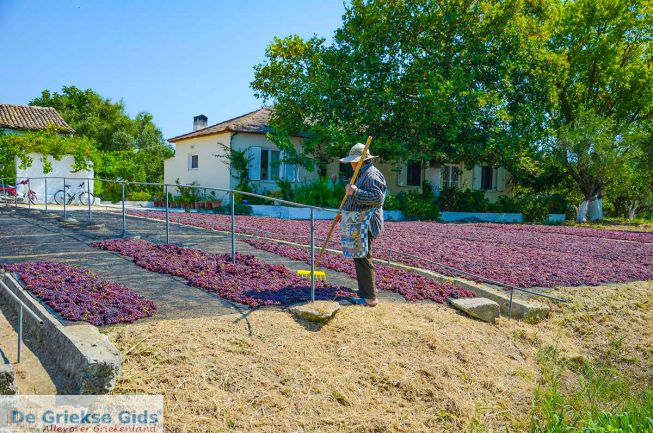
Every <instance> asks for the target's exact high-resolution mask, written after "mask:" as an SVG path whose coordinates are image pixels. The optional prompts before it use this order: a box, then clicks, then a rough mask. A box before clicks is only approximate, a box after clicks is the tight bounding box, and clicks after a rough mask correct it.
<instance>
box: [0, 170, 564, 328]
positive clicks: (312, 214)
mask: <svg viewBox="0 0 653 433" xmlns="http://www.w3.org/2000/svg"><path fill="white" fill-rule="evenodd" d="M18 179H20V178H17V179H16V180H18ZM22 179H27V188H28V191H27V195H26V197H27V202H28V209H31V204H30V199H29V191H30V185H31V180H44V185H45V191H44V195H45V200H44V204H45V213H48V211H49V210H48V199H47V198H48V179H49V180H50V181H52V180H55V179H56V180H59V179H60V180H62V181H63V189H64V190H65V188H66V182H67V181H85V182H86V187H87V189H86V190H87V191H88V192H90V182H91V181H93V182H96V181H99V182H104V183H114V184H118V185H120V195H121V214H122V215H121V217H122V218H121V222H122V235H123V236H125V235H126V234H127V218H126V216H127V210H126V206H125V198H126V193H125V186H127V185H136V186H145V187H160V188H162V189H163V192H164V197H165V208H164V212H165V220H164V221H165V239H166V243H170V209H171V208H170V202H169V192H170V188H178V187H182V188H189V187H190V188H196V189H199V190H203V191H204V192H205V193H206V191H216V192H221V193H224V196H226V197H228V198H229V203H230V216H231V221H230V229H229V230H228V231H229V232H230V240H231V260H232V263H236V224H235V217H236V213H235V195H236V194H239V195H242V196H247V197H253V198H257V199H261V200H265V201H270V202H273V203H275V204H284V205H288V206H292V207H298V208H304V209H309V210H310V234H309V235H308V236H306V235H298V234H293V237H295V238H297V237H300V238H308V239H309V244H308V245H303V246H305V247H309V248H310V251H311V253H310V263H309V264H310V266H311V301H315V279H314V272H313V271H314V270H315V241H316V240H324V239H322V238H317V237H315V211H316V210H318V211H325V212H330V213H334V214H337V213H338V211H337V210H336V209H329V208H324V207H320V206H312V205H307V204H303V203H296V202H292V201H288V200H283V199H279V198H275V197H268V196H265V195H262V194H256V193H252V192H245V191H236V190H233V189H228V188H219V187H209V186H202V185H192V184H191V185H179V184H167V183H153V182H130V181H125V180H115V179H102V178H86V177H84V178H79V177H51V176H48V177H31V178H22ZM0 182H1V184H2V186H3V187H4V186H5V185H6V180H5V179H0ZM17 195H18V192H17V193H16V196H14V206H15V207H18V203H17ZM8 203H9V202H8V201H5V205H6V206H9V204H8ZM66 204H67V200H65V197H64V200H63V216H64V217H66V216H67V206H66ZM92 218H93V217H92V209H91V200H88V222H89V224H90V223H91V222H92ZM239 228H240V229H250V230H252V231H253V232H254V234H255V235H258V234H259V233H269V234H272V235H275V236H287V235H284V234H282V233H276V232H270V231H266V230H263V229H259V228H256V227H247V226H239ZM241 235H242V233H241ZM267 239H270V240H275V239H274V238H267ZM386 251H387V263H388V264H391V255H392V254H393V253H394V254H397V255H402V256H406V257H410V258H412V259H415V260H419V261H422V262H425V263H430V264H432V265H435V266H438V267H440V268H442V269H446V270H448V271H450V272H454V273H457V274H459V275H464V276H468V277H470V278H472V279H474V280H478V281H482V282H486V283H489V284H492V285H495V286H499V287H503V288H505V289H508V290H510V300H509V312H508V316H509V317H512V305H513V293H514V291H519V292H523V293H528V294H530V295H532V296H538V297H543V298H546V299H550V300H554V301H557V302H567V300H566V299H563V298H558V297H555V296H551V295H547V294H545V293H540V292H535V291H532V290H528V289H525V288H521V287H517V286H513V285H510V284H506V283H503V282H501V281H497V280H493V279H489V278H485V277H483V276H481V275H477V274H473V273H471V272H467V271H464V270H462V269H457V268H454V267H452V266H448V265H445V264H443V263H439V262H436V261H434V260H430V259H426V258H424V257H420V256H417V255H414V254H410V253H405V252H402V251H398V250H393V249H389V248H386ZM377 260H379V261H382V260H381V259H377ZM399 263H401V262H399Z"/></svg>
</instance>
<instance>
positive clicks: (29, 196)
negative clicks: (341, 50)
mask: <svg viewBox="0 0 653 433" xmlns="http://www.w3.org/2000/svg"><path fill="white" fill-rule="evenodd" d="M30 192H32V185H31V184H30V181H29V179H27V209H28V210H32V195H31V194H30Z"/></svg>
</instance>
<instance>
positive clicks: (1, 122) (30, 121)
mask: <svg viewBox="0 0 653 433" xmlns="http://www.w3.org/2000/svg"><path fill="white" fill-rule="evenodd" d="M51 126H55V127H56V128H57V130H58V131H59V133H60V134H68V135H72V134H74V133H75V130H74V129H73V128H71V127H70V125H68V123H66V121H65V120H64V119H63V117H61V115H60V114H59V112H57V110H56V109H54V108H53V107H35V106H31V105H16V104H3V103H0V134H24V133H25V132H27V131H43V130H46V129H47V128H49V127H51ZM30 157H31V158H32V160H33V163H32V164H31V165H30V166H29V167H26V168H21V167H20V165H21V164H20V161H19V160H18V158H16V161H15V164H16V183H20V181H22V180H25V179H32V180H30V188H31V189H32V190H33V191H34V192H35V193H36V197H37V201H39V202H42V201H43V197H44V196H45V181H44V180H43V179H38V178H42V177H52V178H64V177H66V178H70V179H74V178H93V175H94V172H93V170H92V169H90V170H80V171H73V166H74V163H75V159H74V158H73V156H72V155H64V156H63V157H62V158H61V159H60V160H55V159H54V158H52V157H51V156H47V158H48V160H49V161H50V162H51V163H52V171H51V172H49V173H47V174H45V173H44V172H43V158H44V157H43V155H41V154H39V153H32V154H30ZM74 182H75V181H71V182H68V181H66V183H67V184H71V185H73V186H77V184H76V183H74ZM79 182H80V181H77V183H79ZM63 185H64V183H63V179H52V180H50V181H48V188H47V189H48V202H52V196H53V195H54V193H55V192H56V191H58V190H60V189H63ZM17 189H18V194H22V193H24V192H26V191H25V187H21V186H20V185H18V186H17ZM73 189H74V188H73ZM90 189H91V192H92V191H93V182H91V183H90Z"/></svg>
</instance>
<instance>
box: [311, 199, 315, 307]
mask: <svg viewBox="0 0 653 433" xmlns="http://www.w3.org/2000/svg"><path fill="white" fill-rule="evenodd" d="M311 302H315V211H314V209H313V208H311Z"/></svg>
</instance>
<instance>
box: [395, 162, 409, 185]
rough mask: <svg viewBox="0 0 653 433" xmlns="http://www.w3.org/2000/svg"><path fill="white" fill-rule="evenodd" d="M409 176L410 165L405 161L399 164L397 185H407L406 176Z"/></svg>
mask: <svg viewBox="0 0 653 433" xmlns="http://www.w3.org/2000/svg"><path fill="white" fill-rule="evenodd" d="M407 176H408V167H407V166H406V164H405V163H402V164H401V165H399V173H397V185H399V186H406V177H407Z"/></svg>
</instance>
